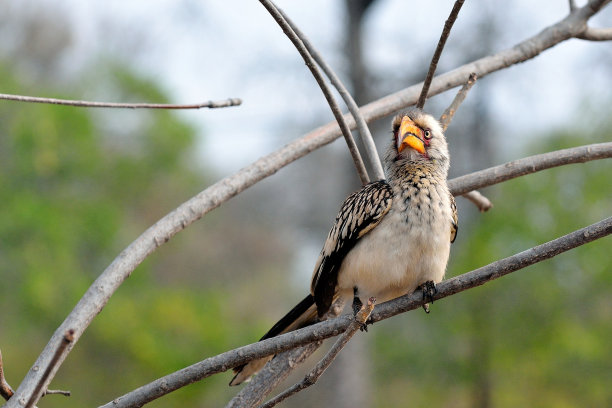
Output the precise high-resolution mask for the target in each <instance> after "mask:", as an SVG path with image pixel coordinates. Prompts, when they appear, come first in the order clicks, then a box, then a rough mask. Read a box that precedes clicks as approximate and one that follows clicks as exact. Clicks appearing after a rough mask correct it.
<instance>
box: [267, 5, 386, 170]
mask: <svg viewBox="0 0 612 408" xmlns="http://www.w3.org/2000/svg"><path fill="white" fill-rule="evenodd" d="M278 11H279V12H280V13H281V14H282V15H283V16H284V17H285V20H287V23H288V24H289V25H290V26H291V28H292V29H293V31H294V32H295V34H296V35H297V36H298V37H300V39H301V40H302V42H303V43H304V45H305V46H306V48H307V49H308V52H310V55H312V57H313V58H314V59H315V61H316V62H317V64H319V66H320V67H321V69H322V70H323V72H325V75H327V77H328V78H329V80H330V82H331V83H332V85H334V86H335V87H336V89H337V90H338V93H339V94H340V96H341V97H342V99H343V100H344V103H346V106H347V107H348V110H349V112H351V115H353V120H355V122H356V124H357V130H358V131H359V134H360V136H361V141H362V142H363V146H364V148H365V153H366V157H367V158H368V162H369V163H370V167H371V168H372V171H373V172H374V178H375V179H376V180H384V178H385V172H384V170H383V166H382V163H381V162H380V157H379V156H378V151H377V150H376V145H375V144H374V139H373V138H372V134H371V133H370V129H369V128H368V124H367V123H366V121H365V118H364V117H363V115H362V114H361V112H360V111H359V107H358V106H357V103H355V100H354V99H353V96H352V95H351V94H350V92H349V91H348V90H347V89H346V87H345V86H344V84H343V83H342V81H341V80H340V78H338V76H337V75H336V73H335V72H334V71H333V69H332V68H331V67H330V66H329V65H328V64H327V63H326V62H325V60H324V59H323V57H322V56H321V54H319V52H318V51H317V49H316V48H315V47H314V46H313V45H312V44H311V43H310V41H309V40H308V38H307V37H306V36H305V35H304V34H303V33H302V32H301V31H300V29H299V28H298V27H297V26H296V25H295V24H294V23H293V21H291V19H290V18H289V17H288V16H287V15H286V14H285V13H284V12H283V11H282V10H281V9H278Z"/></svg>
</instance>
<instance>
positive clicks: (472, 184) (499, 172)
mask: <svg viewBox="0 0 612 408" xmlns="http://www.w3.org/2000/svg"><path fill="white" fill-rule="evenodd" d="M610 157H612V142H607V143H595V144H590V145H586V146H579V147H572V148H570V149H563V150H556V151H554V152H548V153H543V154H538V155H535V156H530V157H525V158H523V159H518V160H514V161H511V162H508V163H505V164H500V165H499V166H495V167H490V168H488V169H484V170H480V171H476V172H474V173H470V174H466V175H465V176H460V177H456V178H454V179H452V180H449V181H448V187H449V188H450V190H451V192H452V193H453V194H454V195H456V196H460V195H464V194H466V193H468V192H470V191H472V190H476V189H478V188H483V187H487V186H490V185H493V184H498V183H501V182H503V181H506V180H510V179H513V178H516V177H520V176H524V175H526V174H530V173H535V172H537V171H541V170H546V169H550V168H552V167H557V166H564V165H567V164H575V163H586V162H588V161H591V160H600V159H608V158H610Z"/></svg>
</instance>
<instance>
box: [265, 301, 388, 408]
mask: <svg viewBox="0 0 612 408" xmlns="http://www.w3.org/2000/svg"><path fill="white" fill-rule="evenodd" d="M374 303H376V299H375V298H370V299H368V302H367V304H365V305H363V306H362V307H361V310H359V312H358V313H357V315H356V316H355V318H354V319H353V321H352V322H351V323H350V324H349V326H348V327H347V328H346V330H345V331H344V333H342V334H341V335H340V337H339V338H338V340H336V342H335V343H334V345H333V346H332V347H331V348H330V349H329V351H328V352H327V354H325V356H324V357H323V358H322V359H321V361H319V362H318V363H317V365H315V366H314V368H313V369H312V370H311V371H310V372H309V373H308V374H306V376H305V377H304V378H303V379H302V381H300V382H299V383H297V384H295V385H293V386H292V387H290V388H288V389H286V390H285V391H283V392H282V393H280V394H278V395H277V396H276V397H274V398H272V399H271V400H270V401H268V402H266V403H265V404H263V405H262V406H261V408H272V407H274V406H275V405H277V404H279V403H280V402H282V401H284V400H286V399H287V398H289V397H291V396H292V395H295V394H297V393H298V392H300V391H302V390H304V389H306V388H308V387H310V386H311V385H314V384H315V383H316V382H317V380H318V379H319V377H321V375H322V374H323V373H324V372H325V370H327V368H328V367H329V366H330V365H331V363H332V362H333V361H334V360H335V358H336V357H337V356H338V353H340V351H341V350H342V349H343V348H344V346H346V344H347V343H348V342H349V340H350V339H351V338H352V337H353V336H354V335H355V333H356V332H357V330H359V329H360V328H363V327H364V325H365V323H366V321H367V320H368V318H369V317H370V314H371V313H372V310H374Z"/></svg>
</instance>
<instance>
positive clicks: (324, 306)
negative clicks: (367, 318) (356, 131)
mask: <svg viewBox="0 0 612 408" xmlns="http://www.w3.org/2000/svg"><path fill="white" fill-rule="evenodd" d="M392 199H393V190H392V189H391V186H389V184H387V182H386V181H384V180H380V181H375V182H372V183H369V184H366V185H365V186H363V188H361V190H359V191H356V192H354V193H353V194H351V195H350V196H348V197H347V199H346V200H345V201H344V203H343V204H342V208H341V209H340V212H339V213H338V216H337V217H336V221H335V222H334V226H333V227H332V229H331V230H330V231H329V234H328V235H327V240H326V241H325V245H324V246H323V249H322V250H321V254H320V255H319V259H318V260H317V264H316V266H315V270H314V274H313V277H312V283H311V287H310V291H311V293H312V295H313V296H314V299H315V302H316V305H317V312H318V315H319V317H321V316H323V315H324V314H325V313H326V312H327V311H328V310H329V308H330V306H331V304H332V302H333V300H334V296H335V294H336V293H335V292H336V285H337V283H338V270H339V269H340V265H342V261H343V260H344V257H345V256H346V254H347V253H348V252H349V251H350V250H351V249H352V248H353V247H354V246H355V244H356V243H357V241H358V240H359V239H360V238H361V237H363V236H364V235H365V234H366V233H368V232H369V231H371V230H372V228H374V227H376V226H377V225H378V223H380V221H381V220H382V219H383V217H384V216H385V214H387V212H388V211H389V209H390V208H391V201H392Z"/></svg>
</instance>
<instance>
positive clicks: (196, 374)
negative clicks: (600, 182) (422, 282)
mask: <svg viewBox="0 0 612 408" xmlns="http://www.w3.org/2000/svg"><path fill="white" fill-rule="evenodd" d="M610 234H612V217H608V218H606V219H604V220H602V221H599V222H597V223H595V224H592V225H590V226H588V227H585V228H582V229H579V230H577V231H574V232H572V233H570V234H567V235H564V236H562V237H560V238H557V239H554V240H552V241H549V242H547V243H545V244H541V245H538V246H535V247H533V248H530V249H528V250H526V251H523V252H520V253H518V254H516V255H512V256H510V257H508V258H504V259H501V260H499V261H496V262H493V263H491V264H488V265H486V266H483V267H481V268H478V269H475V270H473V271H471V272H467V273H465V274H462V275H459V276H456V277H454V278H451V279H447V280H445V281H442V282H441V283H439V284H438V285H437V286H436V287H437V289H438V291H437V293H436V294H435V295H434V297H433V298H434V300H439V299H443V298H445V297H447V296H451V295H454V294H456V293H459V292H462V291H464V290H467V289H470V288H473V287H476V286H481V285H483V284H485V283H487V282H489V281H491V280H494V279H497V278H500V277H502V276H504V275H507V274H509V273H511V272H515V271H518V270H520V269H523V268H526V267H528V266H530V265H533V264H535V263H538V262H541V261H544V260H546V259H550V258H552V257H554V256H556V255H559V254H561V253H563V252H566V251H569V250H571V249H573V248H576V247H578V246H581V245H584V244H586V243H589V242H592V241H594V240H597V239H599V238H603V237H605V236H607V235H610ZM426 302H427V300H425V299H423V295H422V293H421V292H420V291H417V292H415V293H412V294H410V295H405V296H401V297H399V298H397V299H394V300H391V301H388V302H385V303H382V304H380V305H378V306H376V308H375V309H374V311H373V312H372V315H371V316H370V318H369V320H368V323H370V324H371V323H375V322H378V321H381V320H384V319H388V318H389V317H392V316H395V315H397V314H400V313H404V312H407V311H409V310H413V309H416V308H419V307H421V306H422V305H423V304H424V303H426ZM352 321H354V319H353V318H352V317H351V316H347V315H342V316H340V317H338V318H335V319H331V320H326V321H323V322H320V323H317V324H314V325H312V326H308V327H305V328H303V329H299V330H296V331H293V332H290V333H286V334H282V335H280V336H277V337H273V338H271V339H266V340H262V341H260V342H257V343H253V344H250V345H248V346H243V347H240V348H237V349H234V350H231V351H227V352H225V353H222V354H219V355H217V356H214V357H210V358H207V359H206V360H203V361H201V362H199V363H196V364H194V365H192V366H189V367H186V368H184V369H182V370H179V371H177V372H175V373H172V374H169V375H166V376H165V377H162V378H160V379H158V380H155V381H153V382H151V383H149V384H147V385H145V386H142V387H140V388H138V389H136V390H134V391H131V392H129V393H128V394H126V395H124V396H122V397H119V398H117V399H115V400H113V401H111V402H109V403H107V404H106V405H104V406H102V407H101V408H131V407H141V406H142V405H144V404H146V403H147V402H150V401H152V400H154V399H157V398H159V397H161V396H163V395H165V394H168V393H170V392H172V391H174V390H176V389H178V388H180V387H183V386H185V385H188V384H191V383H193V382H195V381H199V380H201V379H203V378H205V377H208V376H210V375H213V374H216V373H219V372H223V371H226V370H229V369H230V368H232V367H236V366H239V365H241V364H245V363H246V362H248V361H251V360H253V359H258V358H262V357H265V356H269V355H272V354H277V353H279V352H281V351H285V350H289V349H291V348H295V347H298V346H302V345H305V344H308V343H311V342H315V341H320V340H323V339H326V338H329V337H333V336H337V335H338V334H340V333H342V332H344V331H345V330H346V329H347V327H348V326H349V325H350V324H351V322H352ZM277 358H278V356H277ZM255 380H257V377H255ZM255 380H254V381H255Z"/></svg>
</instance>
